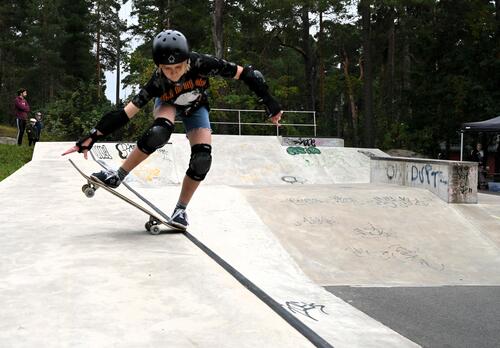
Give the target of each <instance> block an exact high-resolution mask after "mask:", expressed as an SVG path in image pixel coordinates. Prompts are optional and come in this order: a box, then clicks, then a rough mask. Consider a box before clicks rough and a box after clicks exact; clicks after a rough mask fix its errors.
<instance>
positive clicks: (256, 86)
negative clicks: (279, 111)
mask: <svg viewBox="0 0 500 348" xmlns="http://www.w3.org/2000/svg"><path fill="white" fill-rule="evenodd" d="M240 80H242V81H243V82H245V84H246V85H247V86H248V88H250V90H251V91H252V92H254V93H255V94H256V95H257V97H259V98H260V99H262V101H263V102H264V103H265V102H266V100H267V99H268V98H269V97H270V95H269V92H268V86H267V84H266V79H265V78H264V75H262V73H261V72H260V71H259V70H255V69H254V68H253V67H252V66H251V65H247V66H245V67H244V68H243V71H242V72H241V75H240Z"/></svg>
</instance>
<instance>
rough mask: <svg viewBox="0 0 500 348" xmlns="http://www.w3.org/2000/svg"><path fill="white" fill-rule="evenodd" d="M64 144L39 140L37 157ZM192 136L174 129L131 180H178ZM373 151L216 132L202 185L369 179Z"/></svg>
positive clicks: (125, 150)
mask: <svg viewBox="0 0 500 348" xmlns="http://www.w3.org/2000/svg"><path fill="white" fill-rule="evenodd" d="M64 146H66V148H67V147H69V146H71V143H69V144H61V143H53V144H51V143H40V144H39V145H38V146H37V148H36V150H35V154H34V157H33V158H34V160H37V159H43V160H48V159H51V158H54V156H56V157H57V156H58V155H59V152H61V151H64ZM134 147H135V144H132V143H98V144H96V145H94V147H93V148H92V155H93V157H94V158H95V159H96V160H98V161H100V162H101V163H102V164H104V165H105V166H108V167H111V168H118V167H119V166H120V164H121V163H122V162H123V161H124V160H125V158H127V156H128V155H129V154H130V152H131V151H132V150H133V148H134ZM190 152H191V149H190V146H189V141H188V140H187V139H186V137H185V136H184V135H182V134H174V135H172V138H171V143H169V144H167V145H165V146H164V147H163V148H161V149H160V150H158V151H157V152H155V153H154V154H153V155H151V156H150V157H149V158H148V159H147V160H146V161H144V162H143V163H141V165H140V166H138V167H137V168H136V169H135V170H134V172H133V173H132V175H131V176H129V177H128V178H127V180H128V182H129V183H131V184H132V183H133V184H134V185H136V187H158V186H160V187H162V186H164V185H170V184H179V183H180V182H181V181H182V179H183V177H184V173H185V172H186V169H187V168H188V163H189V157H190ZM370 155H378V156H382V155H384V153H383V152H382V151H380V150H378V149H363V150H360V149H356V148H344V147H328V146H309V147H303V146H289V145H281V142H280V139H279V138H277V137H264V136H231V135H223V136H222V135H214V136H213V164H212V169H211V171H210V175H209V176H207V179H206V180H205V182H204V185H291V184H341V183H369V182H370Z"/></svg>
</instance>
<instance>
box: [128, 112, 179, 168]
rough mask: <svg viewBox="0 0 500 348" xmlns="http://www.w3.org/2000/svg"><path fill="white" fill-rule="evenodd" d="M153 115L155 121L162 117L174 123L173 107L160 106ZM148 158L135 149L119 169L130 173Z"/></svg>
mask: <svg viewBox="0 0 500 348" xmlns="http://www.w3.org/2000/svg"><path fill="white" fill-rule="evenodd" d="M153 114H154V117H155V119H157V118H159V117H163V118H166V119H168V120H169V121H170V122H172V124H173V123H174V122H175V107H173V106H170V105H161V106H159V107H157V108H156V109H155V110H154V111H153ZM148 157H149V155H148V154H145V153H144V152H142V151H141V150H139V148H138V147H136V148H135V149H134V150H133V151H132V152H131V153H130V155H129V156H128V157H127V159H126V160H125V162H123V163H122V165H121V167H122V168H123V169H125V170H126V171H127V172H130V171H132V170H133V169H134V168H135V167H137V166H138V165H139V164H140V163H141V162H142V161H144V160H145V159H146V158H148Z"/></svg>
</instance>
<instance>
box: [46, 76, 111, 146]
mask: <svg viewBox="0 0 500 348" xmlns="http://www.w3.org/2000/svg"><path fill="white" fill-rule="evenodd" d="M96 95H97V94H96V86H95V85H88V84H85V83H83V82H81V83H80V84H79V85H78V87H77V88H76V89H75V90H74V91H68V92H66V93H64V94H62V95H61V97H60V98H59V99H58V100H56V101H55V102H53V103H51V104H49V105H48V106H47V109H46V110H45V127H46V131H47V132H49V133H51V134H55V135H58V136H59V138H60V139H64V140H74V139H77V138H79V137H80V136H81V135H82V134H84V133H86V132H88V131H90V130H91V129H92V128H93V127H94V126H95V124H96V123H97V122H98V121H99V119H100V118H101V117H102V115H103V114H104V113H105V112H107V111H110V110H111V109H112V105H111V103H110V102H109V101H107V100H106V101H105V100H102V99H100V100H98V99H97V97H96Z"/></svg>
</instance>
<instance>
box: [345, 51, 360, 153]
mask: <svg viewBox="0 0 500 348" xmlns="http://www.w3.org/2000/svg"><path fill="white" fill-rule="evenodd" d="M342 68H343V71H344V78H345V81H346V87H347V97H348V98H349V109H350V110H351V117H350V118H349V120H350V121H349V125H350V126H351V127H350V128H351V134H352V143H353V145H354V146H356V145H357V143H358V107H357V105H356V99H355V97H354V90H353V87H352V82H351V76H350V75H349V57H348V56H347V53H346V52H345V50H344V60H343V62H342Z"/></svg>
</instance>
